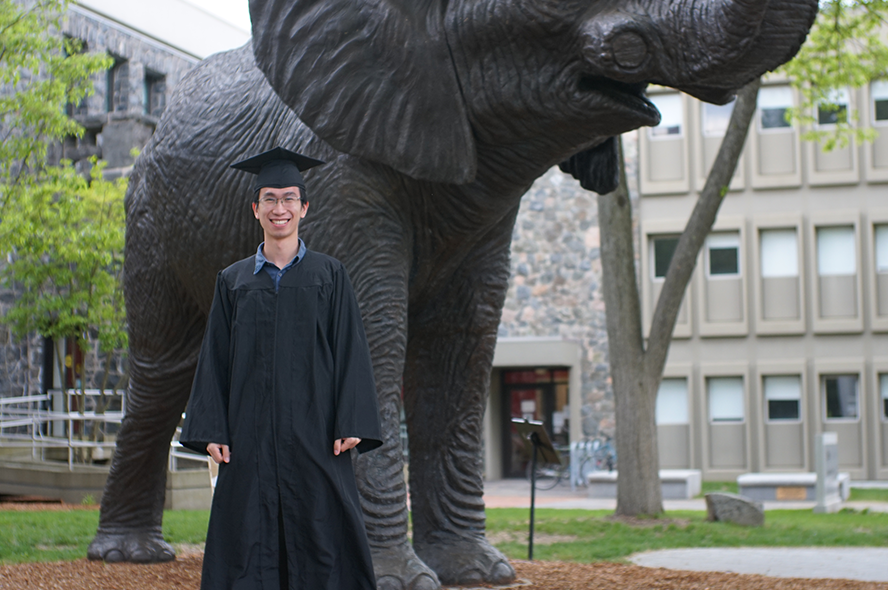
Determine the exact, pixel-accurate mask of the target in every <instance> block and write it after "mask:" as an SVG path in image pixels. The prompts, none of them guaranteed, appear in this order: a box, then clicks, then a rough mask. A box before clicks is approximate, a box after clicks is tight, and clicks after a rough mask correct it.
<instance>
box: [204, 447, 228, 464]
mask: <svg viewBox="0 0 888 590" xmlns="http://www.w3.org/2000/svg"><path fill="white" fill-rule="evenodd" d="M207 452H208V453H209V454H210V457H212V458H213V461H215V462H216V463H228V462H229V461H231V452H230V451H229V450H228V445H217V444H216V443H210V444H208V445H207Z"/></svg>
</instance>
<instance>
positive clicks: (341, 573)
mask: <svg viewBox="0 0 888 590" xmlns="http://www.w3.org/2000/svg"><path fill="white" fill-rule="evenodd" d="M318 164H322V162H319V161H318V160H313V159H311V158H307V157H305V156H301V155H299V154H295V153H293V152H290V151H288V150H284V149H282V148H275V149H273V150H271V151H269V152H265V153H263V154H260V155H258V156H255V157H253V158H250V159H248V160H244V161H242V162H238V163H237V164H234V165H233V166H232V167H234V168H238V169H240V170H245V171H247V172H250V173H253V174H256V175H257V178H256V182H255V184H254V194H255V196H254V202H253V205H252V207H253V214H254V215H255V217H256V219H258V220H259V224H260V225H261V226H262V230H263V232H264V234H265V241H264V242H263V243H262V244H260V245H259V249H258V250H257V252H256V254H255V255H254V256H251V257H249V258H246V259H244V260H241V261H240V262H236V263H235V264H233V265H231V266H229V267H228V268H226V269H225V270H223V271H222V272H220V273H219V274H218V276H217V278H216V293H215V296H214V299H213V306H212V308H211V309H210V313H209V316H208V319H207V329H206V334H205V336H204V341H203V346H202V347H201V351H200V357H199V359H198V364H197V371H196V373H195V376H194V385H193V388H192V392H191V399H190V401H189V405H188V410H187V412H186V418H185V424H184V426H183V428H182V435H181V437H180V441H181V442H182V444H183V445H184V446H186V447H189V448H191V449H194V450H197V451H200V452H204V453H208V454H209V455H210V456H212V458H213V459H214V460H215V461H216V462H217V463H219V464H220V465H219V477H218V480H217V484H216V492H215V495H214V497H213V508H212V513H211V515H210V524H209V530H208V532H207V543H206V550H205V553H204V563H203V575H202V579H201V588H202V589H203V590H217V589H218V590H222V589H226V590H227V589H237V590H240V589H251V590H252V589H256V590H260V589H261V590H270V589H272V588H273V589H274V590H278V589H291V590H293V589H299V590H303V589H304V590H323V589H329V590H375V588H376V582H375V579H374V576H373V564H372V562H371V559H370V550H369V546H368V543H367V537H366V533H365V530H364V522H363V517H362V513H361V505H360V501H359V498H358V492H357V488H356V485H355V478H354V473H353V471H352V462H351V458H350V453H346V452H345V451H348V450H349V449H351V448H354V447H356V448H357V449H358V451H359V452H364V451H367V450H370V449H373V448H376V447H378V446H379V445H381V444H382V443H381V438H382V435H381V434H380V428H379V413H378V409H377V405H376V390H375V385H374V378H373V368H372V365H371V362H370V352H369V350H368V347H367V341H366V337H365V335H364V327H363V324H362V321H361V314H360V311H359V309H358V306H357V302H356V300H355V296H354V293H353V291H352V287H351V284H350V282H349V279H348V275H347V274H346V271H345V268H344V267H343V266H342V264H340V263H339V262H338V261H336V260H334V259H333V258H330V257H329V256H325V255H323V254H320V253H317V252H312V251H311V250H308V249H307V248H306V247H305V244H304V243H303V241H302V240H301V239H300V238H299V222H300V220H301V219H302V218H304V217H305V215H306V213H307V212H308V200H307V198H306V193H305V183H304V181H303V178H302V175H301V173H300V170H305V169H307V168H310V167H312V166H316V165H318Z"/></svg>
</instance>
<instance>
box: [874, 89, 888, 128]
mask: <svg viewBox="0 0 888 590" xmlns="http://www.w3.org/2000/svg"><path fill="white" fill-rule="evenodd" d="M870 91H871V92H872V96H873V123H879V122H888V80H877V81H875V82H873V83H872V85H871V86H870Z"/></svg>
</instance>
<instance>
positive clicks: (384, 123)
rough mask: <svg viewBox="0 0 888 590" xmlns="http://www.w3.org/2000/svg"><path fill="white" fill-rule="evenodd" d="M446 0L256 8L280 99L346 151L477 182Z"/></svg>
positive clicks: (273, 1)
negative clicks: (446, 26)
mask: <svg viewBox="0 0 888 590" xmlns="http://www.w3.org/2000/svg"><path fill="white" fill-rule="evenodd" d="M441 1H442V0H295V1H293V0H291V1H289V2H288V1H286V0H250V16H251V17H252V20H253V53H254V55H255V58H256V63H257V65H258V66H259V69H261V70H262V72H263V73H264V74H265V77H266V78H267V79H268V81H269V82H270V83H271V86H272V88H274V90H275V92H277V94H278V96H280V98H281V99H282V100H283V101H284V102H285V103H286V104H287V105H288V106H289V107H290V108H291V109H293V110H294V111H295V112H296V114H297V115H298V116H299V118H300V119H301V120H302V121H304V122H305V123H306V124H307V125H308V126H309V127H311V129H312V131H314V132H315V133H316V134H317V135H318V136H319V137H321V138H322V139H323V140H324V141H326V142H327V143H329V144H330V145H331V146H333V147H334V148H336V149H337V150H339V151H342V152H346V153H348V154H352V155H355V156H360V157H362V158H366V159H368V160H373V161H376V162H381V163H383V164H387V165H389V166H391V167H392V168H394V169H396V170H398V171H400V172H403V173H404V174H407V175H408V176H411V177H413V178H417V179H420V180H429V181H434V182H446V183H456V184H464V183H467V182H470V181H471V180H473V179H474V177H475V173H476V169H477V162H476V152H475V142H474V139H473V137H472V130H471V127H470V125H469V120H468V116H467V114H466V109H465V104H464V102H463V98H462V95H461V93H460V88H459V84H458V82H457V79H456V72H455V70H454V67H453V61H452V59H451V56H450V51H449V49H448V46H447V41H446V39H445V36H444V30H443V28H442V15H443V13H444V8H443V6H440V5H439V4H440V2H441Z"/></svg>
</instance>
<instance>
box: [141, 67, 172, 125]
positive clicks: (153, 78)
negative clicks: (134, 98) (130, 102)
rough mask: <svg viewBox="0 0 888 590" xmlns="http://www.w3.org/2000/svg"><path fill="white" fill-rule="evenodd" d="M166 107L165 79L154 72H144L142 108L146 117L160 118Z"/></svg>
mask: <svg viewBox="0 0 888 590" xmlns="http://www.w3.org/2000/svg"><path fill="white" fill-rule="evenodd" d="M165 107H166V77H165V76H163V75H161V74H156V73H154V72H148V71H146V72H145V85H144V96H143V99H142V108H143V110H144V112H145V114H146V115H151V116H153V117H160V115H161V114H162V113H163V109H164V108H165Z"/></svg>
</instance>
